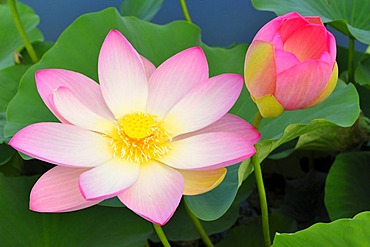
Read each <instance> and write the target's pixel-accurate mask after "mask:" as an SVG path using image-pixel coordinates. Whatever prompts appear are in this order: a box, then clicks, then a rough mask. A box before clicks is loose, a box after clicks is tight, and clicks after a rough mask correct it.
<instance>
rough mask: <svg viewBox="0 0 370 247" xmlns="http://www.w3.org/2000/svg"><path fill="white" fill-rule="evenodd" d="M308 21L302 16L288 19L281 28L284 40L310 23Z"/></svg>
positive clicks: (280, 31)
mask: <svg viewBox="0 0 370 247" xmlns="http://www.w3.org/2000/svg"><path fill="white" fill-rule="evenodd" d="M308 24H309V23H308V21H307V20H306V19H304V18H303V17H301V16H296V18H292V19H287V20H285V21H284V23H283V24H282V25H281V27H280V28H279V33H280V36H281V39H282V41H283V42H285V41H286V40H287V39H288V38H289V37H290V36H291V35H292V33H294V32H295V31H296V30H298V29H300V28H302V27H304V26H306V25H308Z"/></svg>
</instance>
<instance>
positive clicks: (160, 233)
mask: <svg viewBox="0 0 370 247" xmlns="http://www.w3.org/2000/svg"><path fill="white" fill-rule="evenodd" d="M153 227H154V230H155V232H156V233H157V235H158V237H159V239H160V240H161V242H162V244H163V246H164V247H171V245H170V243H169V242H168V239H167V237H166V235H165V234H164V232H163V229H162V227H160V226H159V225H156V224H154V223H153Z"/></svg>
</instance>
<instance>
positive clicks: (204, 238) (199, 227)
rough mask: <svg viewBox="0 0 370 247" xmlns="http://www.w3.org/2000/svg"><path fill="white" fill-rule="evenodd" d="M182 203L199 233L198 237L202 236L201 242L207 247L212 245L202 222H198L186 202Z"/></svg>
mask: <svg viewBox="0 0 370 247" xmlns="http://www.w3.org/2000/svg"><path fill="white" fill-rule="evenodd" d="M184 204H185V209H186V212H187V213H188V215H189V217H190V219H191V221H192V222H193V225H194V226H195V229H196V230H197V232H198V233H199V235H200V237H201V238H202V241H203V243H204V244H205V245H206V246H207V247H213V243H212V241H211V240H210V239H209V237H208V234H207V233H206V231H205V230H204V228H203V226H202V223H200V220H199V219H198V218H197V217H196V216H195V215H194V214H193V212H191V210H190V208H189V207H188V205H187V204H186V203H184Z"/></svg>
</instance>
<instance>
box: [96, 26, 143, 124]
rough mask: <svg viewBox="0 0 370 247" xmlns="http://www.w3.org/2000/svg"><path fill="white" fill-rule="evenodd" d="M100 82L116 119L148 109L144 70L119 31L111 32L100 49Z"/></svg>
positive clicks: (137, 56)
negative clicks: (146, 106)
mask: <svg viewBox="0 0 370 247" xmlns="http://www.w3.org/2000/svg"><path fill="white" fill-rule="evenodd" d="M98 74H99V82H100V85H101V89H102V93H103V96H104V99H105V101H106V102H107V104H108V106H109V108H110V109H111V111H112V112H113V114H114V116H115V117H116V118H120V117H122V116H123V115H124V114H126V113H129V112H132V111H143V110H144V109H145V104H146V99H147V95H148V85H147V76H146V73H145V68H144V65H143V62H142V59H141V58H140V55H139V54H138V53H137V52H136V50H135V49H134V47H133V46H132V45H131V44H130V43H129V42H128V40H127V39H126V38H125V37H124V36H123V35H122V34H121V33H120V32H119V31H117V30H111V31H110V32H109V33H108V35H107V37H106V38H105V40H104V43H103V45H102V47H101V49H100V54H99V62H98Z"/></svg>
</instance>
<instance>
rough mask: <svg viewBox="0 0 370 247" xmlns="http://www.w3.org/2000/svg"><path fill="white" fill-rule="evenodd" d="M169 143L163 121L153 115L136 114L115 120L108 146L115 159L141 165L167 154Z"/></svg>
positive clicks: (168, 136)
mask: <svg viewBox="0 0 370 247" xmlns="http://www.w3.org/2000/svg"><path fill="white" fill-rule="evenodd" d="M170 141H171V136H170V135H169V132H168V131H166V129H165V128H164V122H163V121H158V119H157V116H155V115H151V114H148V113H142V112H136V113H130V114H126V115H124V116H123V117H122V118H120V119H118V120H117V125H116V129H114V131H113V133H112V135H111V141H110V144H111V147H112V149H113V151H114V156H115V157H120V158H121V159H126V160H128V161H130V162H134V163H139V164H143V163H146V162H148V161H149V160H150V159H157V158H160V157H162V156H163V155H165V154H167V152H168V151H169V150H170V148H171V146H170Z"/></svg>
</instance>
